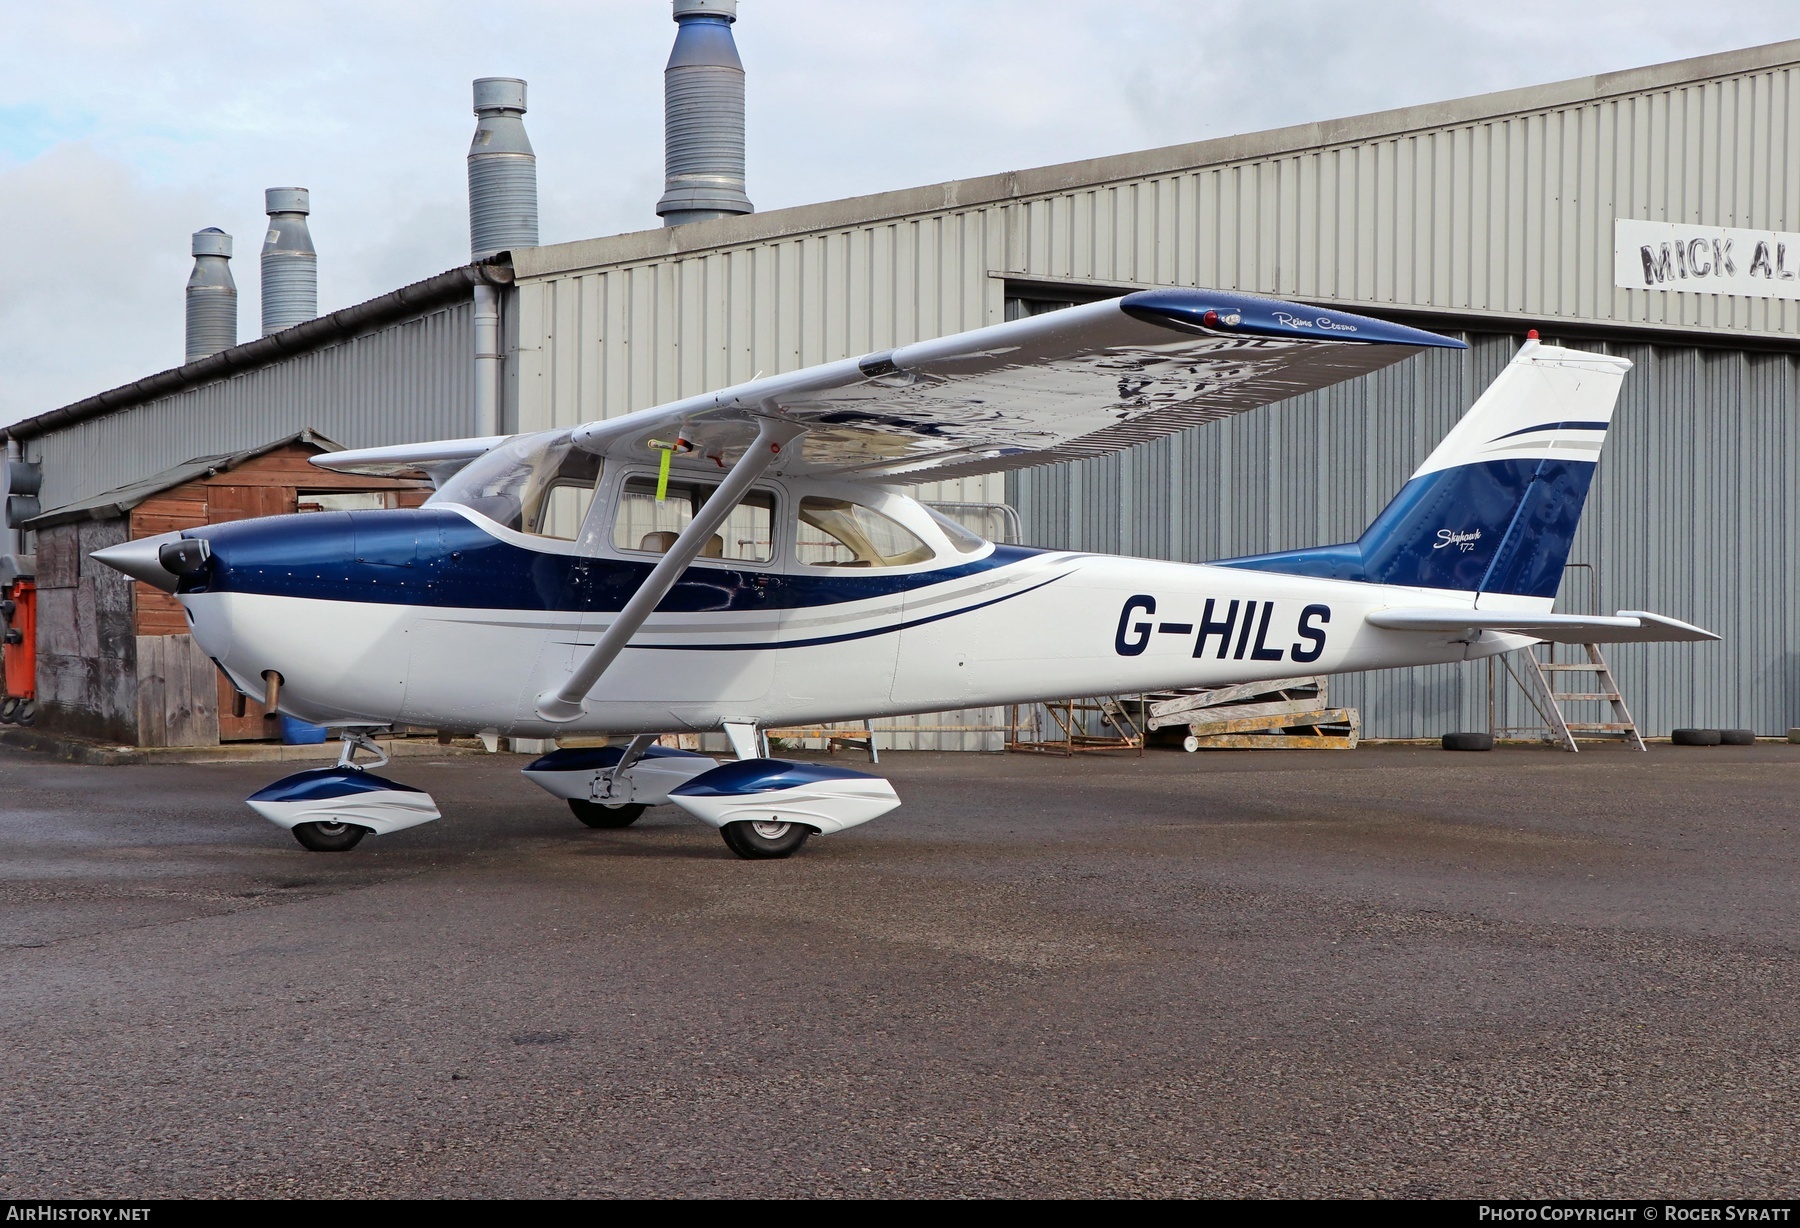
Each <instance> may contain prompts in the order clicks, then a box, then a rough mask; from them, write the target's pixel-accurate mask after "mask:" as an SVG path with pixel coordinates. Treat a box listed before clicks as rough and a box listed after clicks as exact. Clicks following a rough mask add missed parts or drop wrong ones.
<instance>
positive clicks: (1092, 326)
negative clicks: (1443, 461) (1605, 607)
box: [575, 290, 1464, 483]
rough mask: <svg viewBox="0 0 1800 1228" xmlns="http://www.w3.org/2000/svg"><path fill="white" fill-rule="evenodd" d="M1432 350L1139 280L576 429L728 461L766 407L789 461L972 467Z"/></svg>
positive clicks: (811, 465)
mask: <svg viewBox="0 0 1800 1228" xmlns="http://www.w3.org/2000/svg"><path fill="white" fill-rule="evenodd" d="M1433 347H1435V348H1450V349H1461V348H1464V347H1463V344H1462V342H1460V341H1453V340H1450V339H1449V338H1446V337H1439V336H1437V335H1435V334H1433V333H1427V332H1422V331H1420V330H1418V329H1415V328H1407V327H1405V326H1403V325H1398V324H1390V323H1387V322H1385V321H1381V320H1373V319H1369V318H1367V317H1364V316H1356V315H1348V314H1343V313H1339V312H1332V311H1321V310H1319V309H1318V308H1314V307H1306V306H1302V305H1300V304H1296V303H1287V302H1282V301H1280V300H1277V299H1267V298H1258V297H1254V296H1250V295H1244V294H1235V293H1225V292H1221V291H1213V290H1147V291H1141V292H1139V293H1136V294H1128V295H1125V296H1124V297H1122V298H1116V299H1106V300H1103V301H1101V302H1096V303H1087V304H1084V305H1082V306H1078V307H1070V308H1065V309H1063V310H1060V311H1053V312H1046V313H1045V314H1043V315H1037V316H1031V317H1028V318H1026V319H1022V320H1013V321H1010V322H1008V323H1005V324H995V325H992V326H990V327H987V328H978V329H974V330H972V331H970V332H965V333H957V334H955V335H953V336H949V337H941V338H937V339H935V340H932V341H921V342H917V343H915V344H913V345H906V346H900V347H898V348H896V349H892V350H883V351H880V352H879V353H874V354H866V355H864V356H862V357H861V358H850V359H843V360H841V361H838V362H831V363H825V364H822V365H820V366H816V367H808V368H806V369H805V370H801V371H794V372H791V373H789V374H786V375H776V376H770V377H768V378H766V379H759V380H752V381H750V382H749V383H747V384H739V385H736V386H735V387H731V388H725V389H722V390H720V391H718V392H714V393H708V394H706V395H704V396H698V397H690V398H688V399H687V400H683V401H674V402H671V403H669V404H667V405H661V406H657V407H656V408H654V409H646V410H641V411H639V412H637V413H634V414H628V415H626V416H625V417H622V418H614V419H611V420H609V421H604V422H595V423H590V424H589V425H587V426H583V427H579V428H577V429H576V431H575V442H576V443H577V444H578V445H579V446H581V447H584V448H587V449H588V450H590V451H595V452H604V453H607V454H611V455H619V454H626V455H631V454H637V455H640V456H643V457H648V456H651V455H654V453H653V452H651V451H650V444H649V441H650V440H652V439H655V440H659V441H661V442H663V443H665V444H667V443H672V442H675V440H676V438H677V437H679V438H680V440H682V441H683V442H684V443H685V444H691V445H692V447H693V450H694V451H696V452H698V453H700V454H701V455H705V456H710V457H713V458H714V459H716V460H717V461H718V462H719V463H720V464H721V465H723V464H726V463H728V460H729V457H730V456H731V455H732V454H734V453H737V452H739V451H741V449H742V448H743V447H744V446H746V445H747V444H748V443H749V441H750V439H751V438H752V437H753V436H754V435H755V430H756V428H755V424H754V419H755V418H757V417H763V416H776V417H782V418H786V419H788V420H790V421H793V422H795V423H797V424H799V425H802V426H804V427H805V429H806V434H805V436H804V438H803V440H802V441H801V443H800V449H801V454H800V457H799V458H798V459H797V460H794V459H790V460H789V462H788V464H787V466H786V468H788V469H789V470H790V471H792V470H794V469H796V468H803V469H805V470H807V471H810V472H813V473H816V474H819V475H821V476H826V475H830V476H844V477H850V476H864V477H869V478H874V479H878V480H881V481H886V482H901V483H909V482H920V481H929V480H936V479H939V478H955V477H967V476H970V475H973V474H981V473H994V472H998V471H1001V470H1007V469H1020V468H1026V467H1029V466H1033V465H1045V464H1051V463H1054V462H1056V461H1062V460H1072V459H1076V458H1078V457H1084V456H1097V455H1100V454H1103V453H1107V452H1116V451H1119V450H1121V449H1124V448H1129V447H1131V446H1133V445H1134V444H1139V443H1143V442H1145V441H1146V440H1150V439H1157V438H1161V437H1162V436H1164V435H1170V434H1174V433H1175V432H1177V431H1181V430H1185V429H1186V428H1188V427H1191V426H1197V425H1200V424H1201V423H1205V422H1211V421H1214V420H1216V419H1219V418H1225V417H1229V416H1231V415H1233V414H1239V413H1243V412H1244V411H1246V410H1250V409H1255V408H1257V407H1258V406H1262V405H1268V404H1270V403H1272V402H1275V401H1280V400H1284V399H1285V398H1288V397H1292V396H1297V395H1299V394H1300V393H1303V392H1310V391H1312V390H1313V389H1317V388H1324V387H1327V386H1329V385H1331V384H1336V383H1340V382H1342V381H1344V380H1347V379H1353V378H1355V377H1356V376H1358V375H1363V374H1366V373H1367V372H1370V371H1375V370H1379V369H1380V368H1382V367H1386V366H1389V365H1391V364H1392V363H1396V362H1398V361H1400V360H1401V359H1403V358H1406V357H1407V356H1409V355H1411V354H1415V353H1417V352H1418V351H1419V350H1421V349H1426V348H1433ZM683 450H684V451H685V450H686V449H685V448H684V449H683Z"/></svg>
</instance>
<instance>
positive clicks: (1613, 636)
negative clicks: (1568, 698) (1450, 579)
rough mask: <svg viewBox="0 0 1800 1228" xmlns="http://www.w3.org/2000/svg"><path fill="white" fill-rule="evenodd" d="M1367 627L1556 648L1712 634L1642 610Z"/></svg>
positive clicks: (1437, 613) (1407, 616) (1428, 618)
mask: <svg viewBox="0 0 1800 1228" xmlns="http://www.w3.org/2000/svg"><path fill="white" fill-rule="evenodd" d="M1368 622H1369V625H1370V626H1371V627H1383V628H1386V629H1387V630H1389V631H1434V632H1448V633H1450V634H1452V635H1454V634H1457V633H1459V632H1469V631H1509V632H1512V633H1513V634H1515V635H1529V636H1531V637H1532V638H1533V639H1539V640H1551V641H1554V642H1556V643H1558V644H1647V643H1663V642H1669V641H1678V640H1690V641H1691V640H1716V639H1718V638H1719V637H1718V636H1717V635H1715V634H1713V633H1712V632H1711V631H1707V630H1704V629H1702V628H1700V627H1696V626H1694V625H1693V624H1692V623H1684V622H1682V621H1681V620H1680V619H1677V618H1668V617H1666V616H1664V615H1662V614H1651V613H1648V612H1647V611H1644V610H1620V611H1619V612H1618V613H1617V614H1614V615H1612V616H1611V617H1607V616H1604V615H1598V614H1521V613H1509V612H1507V611H1505V610H1445V609H1419V610H1407V609H1388V610H1376V611H1375V612H1374V613H1372V614H1370V615H1369V616H1368Z"/></svg>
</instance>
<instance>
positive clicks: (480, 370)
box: [475, 282, 501, 435]
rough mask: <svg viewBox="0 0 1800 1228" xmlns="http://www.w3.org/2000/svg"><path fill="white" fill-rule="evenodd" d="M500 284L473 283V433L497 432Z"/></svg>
mask: <svg viewBox="0 0 1800 1228" xmlns="http://www.w3.org/2000/svg"><path fill="white" fill-rule="evenodd" d="M500 370H501V368H500V288H499V287H498V286H492V285H489V284H488V283H487V282H477V283H476V284H475V433H476V434H477V435H498V434H499V433H500Z"/></svg>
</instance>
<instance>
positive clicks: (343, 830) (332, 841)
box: [293, 823, 369, 853]
mask: <svg viewBox="0 0 1800 1228" xmlns="http://www.w3.org/2000/svg"><path fill="white" fill-rule="evenodd" d="M293 830H294V839H296V840H298V841H299V842H300V843H301V844H302V845H304V846H305V847H306V848H307V849H309V850H311V851H312V852H315V853H348V852H349V851H350V850H351V849H353V848H355V847H356V846H357V844H358V843H359V842H360V841H361V840H362V838H363V837H364V836H366V835H368V834H369V829H368V828H366V827H358V826H357V825H356V824H354V823H296V824H294V828H293Z"/></svg>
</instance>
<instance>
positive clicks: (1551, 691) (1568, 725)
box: [1488, 644, 1646, 753]
mask: <svg viewBox="0 0 1800 1228" xmlns="http://www.w3.org/2000/svg"><path fill="white" fill-rule="evenodd" d="M1539 647H1540V645H1537V644H1533V645H1532V646H1531V647H1529V648H1524V649H1520V650H1519V651H1518V652H1514V653H1508V654H1506V656H1504V657H1501V658H1499V661H1500V663H1501V665H1502V666H1504V667H1505V669H1506V672H1507V673H1508V674H1510V675H1512V678H1513V680H1514V681H1515V682H1517V683H1518V684H1519V689H1520V690H1522V691H1524V692H1525V698H1526V699H1527V700H1529V701H1530V703H1531V706H1532V707H1533V708H1535V709H1536V710H1537V714H1538V715H1539V716H1540V717H1542V718H1543V722H1544V724H1543V726H1535V727H1532V730H1533V731H1535V729H1537V728H1547V729H1548V730H1549V732H1550V737H1549V739H1548V740H1549V741H1551V742H1555V743H1557V744H1558V745H1560V746H1561V747H1562V748H1563V749H1564V750H1566V751H1571V752H1576V753H1579V749H1580V748H1579V747H1577V746H1576V745H1575V743H1576V741H1577V740H1578V739H1579V740H1582V741H1593V740H1602V739H1603V740H1607V741H1616V742H1625V743H1627V744H1629V745H1631V746H1634V747H1636V748H1637V749H1638V750H1644V749H1646V748H1645V746H1644V739H1643V736H1642V735H1641V734H1639V733H1638V727H1637V722H1636V721H1635V720H1634V719H1633V718H1632V715H1631V710H1630V709H1629V708H1627V707H1626V706H1625V697H1624V696H1623V695H1621V694H1619V685H1618V683H1617V682H1616V681H1614V679H1613V674H1612V668H1611V667H1610V666H1608V665H1607V663H1606V657H1605V656H1604V655H1602V654H1601V652H1600V645H1598V644H1581V645H1579V647H1581V648H1583V649H1585V650H1586V651H1587V656H1588V659H1587V660H1586V661H1558V660H1557V659H1556V645H1555V644H1544V645H1541V647H1543V648H1545V649H1547V650H1548V652H1549V655H1548V657H1547V658H1542V659H1541V658H1539V656H1538V648H1539ZM1513 657H1518V658H1520V664H1521V665H1522V666H1523V667H1524V668H1523V670H1521V671H1518V672H1515V671H1514V669H1513V666H1512V662H1511V658H1513ZM1489 660H1490V661H1492V660H1494V658H1492V657H1490V658H1489ZM1490 669H1491V667H1490ZM1521 673H1523V674H1525V675H1527V676H1528V677H1529V679H1530V681H1527V678H1525V677H1521V676H1520V674H1521ZM1584 674H1586V675H1591V676H1592V677H1593V679H1594V682H1593V689H1592V690H1585V691H1571V690H1559V689H1558V688H1557V686H1556V680H1557V679H1559V678H1567V679H1569V680H1570V681H1571V682H1578V681H1579V680H1580V679H1581V676H1582V675H1584ZM1490 677H1491V675H1490ZM1488 693H1489V695H1490V697H1491V696H1492V694H1493V691H1492V687H1491V683H1490V688H1489V692H1488ZM1540 700H1541V702H1540ZM1490 703H1491V699H1490ZM1567 704H1606V705H1608V706H1609V707H1610V709H1611V713H1612V719H1611V720H1610V721H1572V720H1570V719H1569V717H1568V711H1567V709H1566V707H1565V705H1567ZM1490 723H1491V721H1490ZM1494 732H1495V733H1496V734H1504V733H1523V732H1527V730H1526V729H1523V728H1513V729H1496V730H1494Z"/></svg>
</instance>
